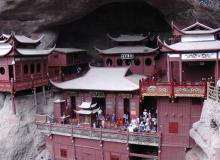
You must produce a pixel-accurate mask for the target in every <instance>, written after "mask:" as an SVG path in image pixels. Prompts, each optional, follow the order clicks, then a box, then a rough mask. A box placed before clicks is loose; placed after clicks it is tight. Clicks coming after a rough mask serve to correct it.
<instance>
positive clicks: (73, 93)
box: [66, 91, 78, 96]
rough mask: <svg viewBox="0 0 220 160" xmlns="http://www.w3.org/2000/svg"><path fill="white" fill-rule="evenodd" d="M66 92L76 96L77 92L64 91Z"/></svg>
mask: <svg viewBox="0 0 220 160" xmlns="http://www.w3.org/2000/svg"><path fill="white" fill-rule="evenodd" d="M66 93H67V94H68V95H70V96H77V95H78V94H77V92H74V91H66Z"/></svg>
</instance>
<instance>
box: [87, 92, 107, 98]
mask: <svg viewBox="0 0 220 160" xmlns="http://www.w3.org/2000/svg"><path fill="white" fill-rule="evenodd" d="M90 95H91V97H97V98H105V93H104V92H90Z"/></svg>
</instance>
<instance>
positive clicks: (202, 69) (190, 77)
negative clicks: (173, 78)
mask: <svg viewBox="0 0 220 160" xmlns="http://www.w3.org/2000/svg"><path fill="white" fill-rule="evenodd" d="M182 69H183V82H184V81H185V82H187V81H194V82H200V81H203V80H208V81H213V80H214V77H215V75H214V73H215V62H212V61H197V62H183V64H182Z"/></svg>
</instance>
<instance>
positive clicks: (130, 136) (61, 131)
mask: <svg viewBox="0 0 220 160" xmlns="http://www.w3.org/2000/svg"><path fill="white" fill-rule="evenodd" d="M36 124H37V128H38V130H39V131H40V132H41V133H43V134H46V135H53V134H54V135H62V136H68V137H76V138H85V139H93V140H101V141H110V142H117V143H125V144H136V145H148V146H155V147H159V146H160V138H161V135H160V133H146V132H132V133H129V132H128V131H124V130H122V129H120V128H117V129H116V128H115V129H102V128H91V127H88V128H86V127H79V126H77V125H71V124H58V123H47V116H46V115H36Z"/></svg>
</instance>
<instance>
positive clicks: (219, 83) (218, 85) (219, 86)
mask: <svg viewBox="0 0 220 160" xmlns="http://www.w3.org/2000/svg"><path fill="white" fill-rule="evenodd" d="M216 86H217V87H218V88H220V77H219V78H218V80H217V83H216Z"/></svg>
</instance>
